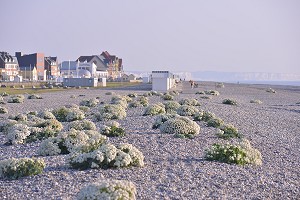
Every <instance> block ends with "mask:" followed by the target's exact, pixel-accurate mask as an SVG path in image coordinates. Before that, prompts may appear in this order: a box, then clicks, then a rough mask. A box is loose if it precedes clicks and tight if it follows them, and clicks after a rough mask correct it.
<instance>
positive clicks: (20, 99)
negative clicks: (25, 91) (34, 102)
mask: <svg viewBox="0 0 300 200" xmlns="http://www.w3.org/2000/svg"><path fill="white" fill-rule="evenodd" d="M24 98H25V97H24V95H20V94H19V95H14V96H11V97H10V98H9V99H8V100H7V102H8V103H24Z"/></svg>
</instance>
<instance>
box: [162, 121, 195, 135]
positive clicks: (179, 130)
mask: <svg viewBox="0 0 300 200" xmlns="http://www.w3.org/2000/svg"><path fill="white" fill-rule="evenodd" d="M159 129H160V131H161V133H168V134H175V135H183V136H187V137H188V136H190V135H197V134H199V132H200V126H199V125H198V124H197V123H196V122H194V121H192V120H190V119H189V118H187V117H181V116H179V117H177V116H175V117H173V118H171V119H169V120H167V121H165V122H164V123H163V124H162V125H160V127H159Z"/></svg>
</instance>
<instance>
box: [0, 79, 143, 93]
mask: <svg viewBox="0 0 300 200" xmlns="http://www.w3.org/2000/svg"><path fill="white" fill-rule="evenodd" d="M139 84H141V83H129V82H107V84H106V87H102V86H99V87H96V88H91V89H97V88H117V87H128V86H135V85H139ZM64 90H66V89H64V88H56V87H55V88H52V89H49V88H46V89H42V88H31V87H29V86H28V87H26V86H25V88H21V87H18V86H16V88H10V87H6V88H0V94H1V93H3V92H6V93H8V94H10V95H14V94H24V93H28V94H40V93H47V92H59V91H64ZM68 90H76V89H75V88H69V89H68Z"/></svg>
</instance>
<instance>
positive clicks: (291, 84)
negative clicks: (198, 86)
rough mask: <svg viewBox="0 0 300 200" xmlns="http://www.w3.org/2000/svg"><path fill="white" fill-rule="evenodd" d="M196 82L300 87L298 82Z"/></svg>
mask: <svg viewBox="0 0 300 200" xmlns="http://www.w3.org/2000/svg"><path fill="white" fill-rule="evenodd" d="M195 81H197V82H222V83H235V84H253V85H278V86H300V81H216V80H212V81H208V80H195Z"/></svg>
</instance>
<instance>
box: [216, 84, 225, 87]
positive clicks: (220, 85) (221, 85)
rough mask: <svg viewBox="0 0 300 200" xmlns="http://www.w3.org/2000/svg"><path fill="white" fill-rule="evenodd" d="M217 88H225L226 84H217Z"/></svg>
mask: <svg viewBox="0 0 300 200" xmlns="http://www.w3.org/2000/svg"><path fill="white" fill-rule="evenodd" d="M216 87H217V88H224V87H225V86H224V83H216Z"/></svg>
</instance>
